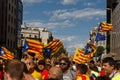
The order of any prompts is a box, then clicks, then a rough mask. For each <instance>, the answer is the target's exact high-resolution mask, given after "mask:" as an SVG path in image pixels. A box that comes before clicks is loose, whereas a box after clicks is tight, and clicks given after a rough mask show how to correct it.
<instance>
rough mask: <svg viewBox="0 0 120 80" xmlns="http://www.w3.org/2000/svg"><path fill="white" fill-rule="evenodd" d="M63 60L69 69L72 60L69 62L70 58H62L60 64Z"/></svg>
mask: <svg viewBox="0 0 120 80" xmlns="http://www.w3.org/2000/svg"><path fill="white" fill-rule="evenodd" d="M62 60H63V61H65V62H66V63H67V65H68V67H70V60H69V58H60V60H59V62H61V61H62Z"/></svg>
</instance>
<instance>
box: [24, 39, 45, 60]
mask: <svg viewBox="0 0 120 80" xmlns="http://www.w3.org/2000/svg"><path fill="white" fill-rule="evenodd" d="M25 41H26V42H25V44H26V45H25V44H24V46H27V47H25V48H27V49H24V50H26V52H27V53H28V54H29V55H30V54H34V55H35V56H37V57H39V58H40V56H41V58H43V44H42V43H41V42H39V41H37V40H33V39H26V40H25Z"/></svg>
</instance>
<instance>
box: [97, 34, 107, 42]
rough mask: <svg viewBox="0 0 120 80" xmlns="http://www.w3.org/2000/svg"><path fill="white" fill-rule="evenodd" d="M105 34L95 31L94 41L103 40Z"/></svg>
mask: <svg viewBox="0 0 120 80" xmlns="http://www.w3.org/2000/svg"><path fill="white" fill-rule="evenodd" d="M105 38H106V37H105V35H102V34H100V33H97V35H96V38H95V41H96V42H98V41H103V40H105Z"/></svg>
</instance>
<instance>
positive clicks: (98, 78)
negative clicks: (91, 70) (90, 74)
mask: <svg viewBox="0 0 120 80" xmlns="http://www.w3.org/2000/svg"><path fill="white" fill-rule="evenodd" d="M96 80H111V79H110V78H109V77H108V76H98V77H97V78H96Z"/></svg>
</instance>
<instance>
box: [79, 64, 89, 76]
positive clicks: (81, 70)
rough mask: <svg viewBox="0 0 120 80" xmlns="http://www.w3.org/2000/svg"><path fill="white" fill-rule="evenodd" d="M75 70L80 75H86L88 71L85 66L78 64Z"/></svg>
mask: <svg viewBox="0 0 120 80" xmlns="http://www.w3.org/2000/svg"><path fill="white" fill-rule="evenodd" d="M77 70H79V71H80V73H81V74H86V73H87V71H88V67H87V66H86V65H85V64H78V65H77Z"/></svg>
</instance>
